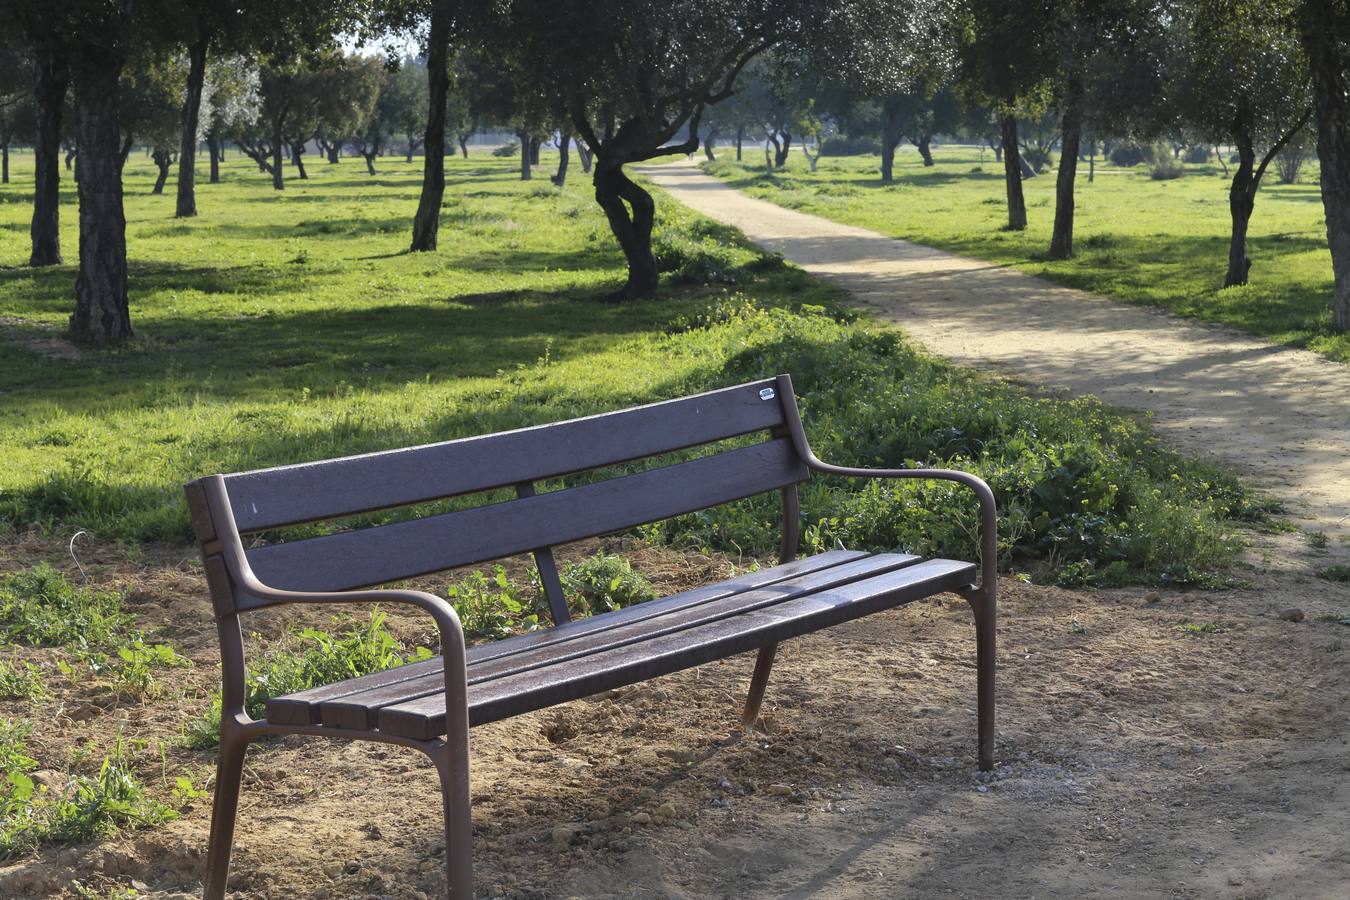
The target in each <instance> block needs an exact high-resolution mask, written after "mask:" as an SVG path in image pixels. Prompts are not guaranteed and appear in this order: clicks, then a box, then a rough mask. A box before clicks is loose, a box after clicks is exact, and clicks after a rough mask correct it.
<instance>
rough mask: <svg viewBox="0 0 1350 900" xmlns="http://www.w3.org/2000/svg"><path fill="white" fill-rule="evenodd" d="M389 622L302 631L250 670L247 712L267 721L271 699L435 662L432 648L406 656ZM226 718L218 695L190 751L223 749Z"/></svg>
mask: <svg viewBox="0 0 1350 900" xmlns="http://www.w3.org/2000/svg"><path fill="white" fill-rule="evenodd" d="M384 620H385V615H384V613H383V612H381V611H380V610H378V609H375V610H373V611H372V612H371V614H370V618H369V619H368V620H367V621H366V622H364V623H353V624H352V625H351V626H350V627H349V628H348V629H347V630H346V631H345V632H343V633H342V634H339V635H332V634H329V633H328V632H326V631H318V630H316V629H313V628H304V629H302V630H301V631H300V632H299V634H297V635H294V636H293V637H292V638H291V639H290V640H287V641H285V642H283V644H282V646H281V647H279V648H278V649H275V650H272V651H270V652H268V653H266V654H265V655H264V656H263V658H262V659H261V660H260V661H259V662H258V664H257V665H255V666H251V667H249V671H248V675H247V677H246V678H245V681H244V709H245V711H246V712H247V713H248V714H249V715H250V716H252V717H254V718H262V716H263V715H264V713H265V712H266V708H265V704H266V702H267V699H268V698H269V697H280V696H282V695H284V694H293V693H295V692H296V691H303V690H305V689H306V688H312V687H317V686H319V685H322V684H332V683H333V682H335V681H343V680H345V679H348V678H357V677H359V676H361V675H369V674H370V673H372V672H381V671H383V670H385V669H391V668H393V667H395V666H401V665H403V664H404V663H409V662H417V661H418V660H422V659H427V658H429V657H430V656H431V650H429V649H428V648H426V647H418V648H417V649H416V650H414V651H412V652H410V653H409V652H406V651H405V648H404V647H403V645H402V644H400V643H399V641H398V639H397V638H395V637H394V636H393V635H392V634H390V633H389V629H388V628H386V627H385V625H384ZM220 716H221V696H220V694H219V693H216V694H215V695H214V696H213V697H212V698H211V703H210V705H209V706H208V708H207V710H206V711H205V712H204V713H203V714H202V715H201V716H200V717H199V718H197V719H195V720H194V721H192V722H191V723H189V725H188V729H187V735H186V742H187V745H188V746H189V747H192V748H194V749H205V748H209V747H214V746H215V745H216V744H217V743H219V742H220Z"/></svg>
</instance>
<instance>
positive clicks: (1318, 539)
mask: <svg viewBox="0 0 1350 900" xmlns="http://www.w3.org/2000/svg"><path fill="white" fill-rule="evenodd" d="M1304 538H1305V539H1306V540H1307V542H1308V546H1309V547H1311V548H1313V549H1314V550H1325V549H1326V548H1327V544H1329V543H1331V541H1330V539H1329V538H1328V537H1327V533H1326V532H1325V531H1309V532H1307V533H1306V534H1305V535H1304Z"/></svg>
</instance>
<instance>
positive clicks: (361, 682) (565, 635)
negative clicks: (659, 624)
mask: <svg viewBox="0 0 1350 900" xmlns="http://www.w3.org/2000/svg"><path fill="white" fill-rule="evenodd" d="M865 556H867V554H866V553H863V552H861V551H857V550H829V551H827V552H825V553H821V554H818V555H816V556H808V557H806V558H805V559H798V560H793V561H792V562H789V563H783V564H781V565H777V566H773V567H771V568H767V569H760V570H758V571H755V572H747V573H745V574H744V575H738V576H736V577H735V578H729V579H727V580H726V581H723V582H720V583H718V584H710V585H704V586H703V587H698V588H693V589H692V590H688V591H681V592H680V593H678V594H671V595H670V596H668V597H661V598H659V599H655V600H648V601H647V602H645V603H638V604H635V605H633V606H628V607H624V608H623V609H619V610H615V611H614V612H609V613H604V614H603V615H599V616H591V617H590V618H586V619H578V620H576V621H573V622H568V623H567V624H565V625H562V626H559V627H557V628H541V629H540V630H538V631H532V632H529V633H528V634H521V635H515V636H512V637H509V638H505V639H503V640H500V641H491V642H489V643H486V644H478V645H477V646H474V647H470V648H469V650H468V660H469V665H470V666H474V665H476V664H478V663H482V662H485V661H488V660H493V659H498V658H500V657H503V656H510V655H512V654H515V653H521V652H524V651H527V650H533V649H537V648H541V647H546V646H549V645H550V644H555V643H559V642H563V641H570V640H573V639H575V638H576V637H578V636H580V635H587V634H592V633H594V632H597V631H604V630H606V629H609V628H614V627H617V626H619V625H622V624H626V623H630V622H639V621H642V620H644V619H647V618H651V617H653V616H657V615H661V614H663V613H666V612H669V611H671V610H674V609H680V608H683V607H686V606H690V605H694V604H700V603H707V602H709V601H711V600H717V599H720V598H722V597H727V596H731V595H732V594H736V593H739V592H742V591H748V590H753V589H755V588H760V587H763V586H765V585H769V584H775V583H777V582H781V581H785V580H787V579H790V578H793V577H795V576H799V575H805V574H809V573H811V572H816V571H820V570H822V569H827V568H830V567H831V566H837V565H840V564H842V563H846V562H849V561H852V560H856V559H861V558H863V557H865ZM443 671H444V666H443V665H442V663H441V658H440V657H439V656H437V657H434V658H432V659H427V660H423V661H421V662H416V663H409V664H408V665H405V666H399V667H397V668H394V669H385V670H384V671H381V672H375V673H373V674H370V675H363V676H361V677H359V678H351V679H348V680H346V681H337V682H334V683H332V684H325V685H319V686H318V687H313V688H309V689H308V690H304V691H297V692H296V693H294V694H287V695H285V696H282V697H274V698H272V699H270V700H268V701H267V718H268V721H271V722H277V723H281V724H286V725H314V724H318V722H319V704H320V703H323V702H325V701H331V700H338V699H340V698H345V697H349V696H350V695H352V694H357V693H361V692H364V691H369V690H374V689H377V688H382V687H387V686H389V685H393V684H398V683H401V682H408V681H413V680H415V679H418V678H421V677H424V676H427V675H436V676H439V675H441V673H442V672H443Z"/></svg>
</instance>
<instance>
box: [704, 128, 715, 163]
mask: <svg viewBox="0 0 1350 900" xmlns="http://www.w3.org/2000/svg"><path fill="white" fill-rule="evenodd" d="M715 146H717V129H716V128H711V129H709V130H708V136H707V137H705V138H704V139H703V155H704V156H706V157H707V158H708V162H717V156H716V154H714V153H713V148H714V147H715Z"/></svg>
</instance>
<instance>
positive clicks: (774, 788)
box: [764, 784, 792, 797]
mask: <svg viewBox="0 0 1350 900" xmlns="http://www.w3.org/2000/svg"><path fill="white" fill-rule="evenodd" d="M764 793H766V794H768V795H769V796H771V797H785V796H787V795H788V794H790V793H792V788H791V786H789V785H786V784H771V785H769V786H768V787H767V788H765V789H764Z"/></svg>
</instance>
